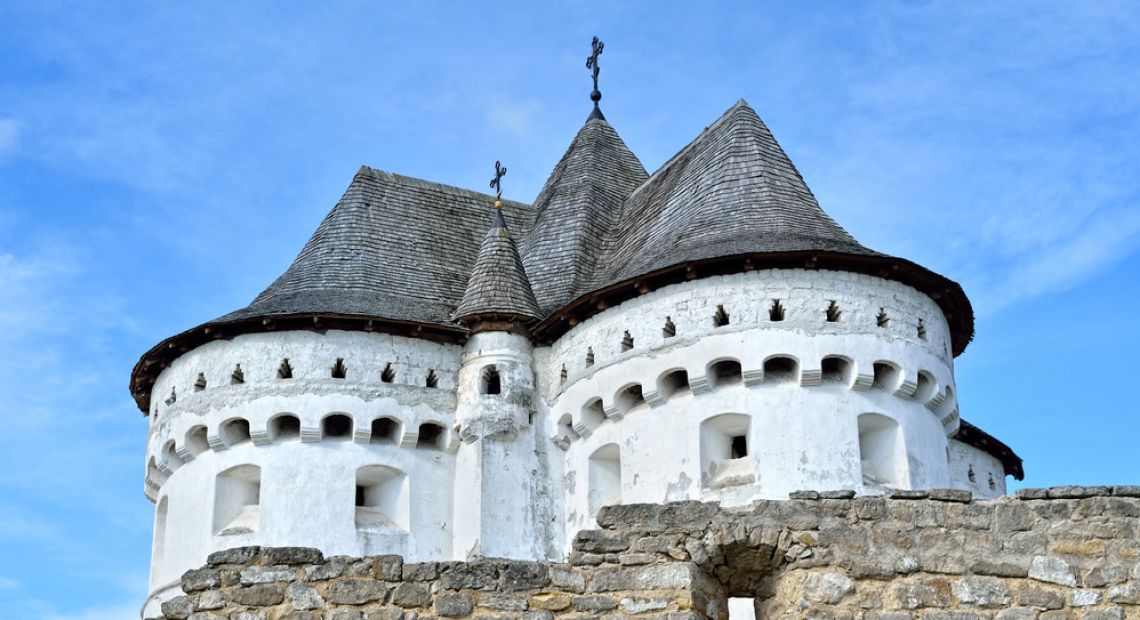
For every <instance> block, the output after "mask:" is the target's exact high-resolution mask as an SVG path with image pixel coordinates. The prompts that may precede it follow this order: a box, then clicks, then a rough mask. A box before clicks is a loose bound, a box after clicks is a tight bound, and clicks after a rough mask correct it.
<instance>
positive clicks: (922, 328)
mask: <svg viewBox="0 0 1140 620" xmlns="http://www.w3.org/2000/svg"><path fill="white" fill-rule="evenodd" d="M918 338H919V339H920V340H926V325H925V324H923V322H922V319H919V320H918Z"/></svg>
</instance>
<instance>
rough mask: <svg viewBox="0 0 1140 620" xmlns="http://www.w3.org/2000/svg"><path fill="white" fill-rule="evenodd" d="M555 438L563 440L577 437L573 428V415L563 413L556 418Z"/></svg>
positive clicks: (571, 439)
mask: <svg viewBox="0 0 1140 620" xmlns="http://www.w3.org/2000/svg"><path fill="white" fill-rule="evenodd" d="M557 438H558V439H559V440H563V441H574V440H575V439H578V433H577V432H576V431H575V430H574V416H572V415H570V414H569V413H565V414H563V415H562V417H561V418H558V433H557Z"/></svg>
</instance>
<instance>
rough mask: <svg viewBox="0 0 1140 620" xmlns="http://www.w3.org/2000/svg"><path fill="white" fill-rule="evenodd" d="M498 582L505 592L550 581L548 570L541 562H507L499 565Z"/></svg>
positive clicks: (531, 588)
mask: <svg viewBox="0 0 1140 620" xmlns="http://www.w3.org/2000/svg"><path fill="white" fill-rule="evenodd" d="M499 583H500V586H499V587H500V588H501V589H502V590H503V591H505V592H517V591H519V590H533V589H536V588H541V587H543V586H545V585H547V584H549V583H550V570H549V569H547V567H546V564H543V563H541V562H523V561H516V562H507V563H505V564H503V565H502V566H500V567H499Z"/></svg>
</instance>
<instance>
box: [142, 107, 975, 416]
mask: <svg viewBox="0 0 1140 620" xmlns="http://www.w3.org/2000/svg"><path fill="white" fill-rule="evenodd" d="M493 202H494V198H493V197H492V196H489V195H487V194H483V193H479V192H473V191H469V190H465V189H461V188H457V187H452V186H448V185H443V184H440V183H432V182H429V181H423V180H420V179H415V178H411V177H405V176H400V175H396V174H391V173H388V172H383V171H380V170H376V169H372V168H368V167H362V168H361V169H360V171H359V172H357V174H356V175H355V177H354V178H353V180H352V183H351V184H350V185H349V188H348V190H347V191H346V192H345V194H344V196H343V197H342V198H341V200H340V201H339V202H338V203H337V204H336V206H335V207H333V209H332V211H331V212H330V213H329V214H328V216H327V217H326V218H325V220H324V221H323V222H322V223H321V224H320V226H319V227H318V228H317V230H316V232H315V233H314V234H313V236H312V238H311V239H310V240H309V242H308V243H306V244H305V247H304V248H303V249H302V250H301V253H300V254H298V255H297V258H296V260H294V262H293V264H292V265H291V266H290V267H289V269H288V270H286V272H285V273H284V274H282V275H281V277H279V278H277V280H276V281H274V282H273V283H272V284H271V285H270V286H269V287H268V288H266V289H265V290H264V291H262V292H261V294H259V295H258V296H257V297H256V298H255V299H254V300H253V302H252V303H250V304H249V305H248V306H246V307H244V308H242V309H240V310H237V311H235V312H232V313H230V314H227V315H224V316H222V317H219V318H218V319H215V320H213V321H209V322H207V323H204V324H202V325H199V326H198V327H195V328H193V329H190V330H187V331H185V332H182V333H181V334H178V335H176V336H173V337H170V338H167V339H166V340H163V341H162V342H161V343H159V344H158V345H156V346H155V347H154V348H152V349H151V350H150V351H148V352H147V353H146V354H144V355H143V356H142V358H141V359H140V360H139V362H138V364H137V365H136V366H135V369H134V372H133V373H132V378H131V391H132V394H133V395H134V397H135V399H136V402H137V403H138V404H139V407H140V408H141V409H142V410H143V411H144V412H146V411H147V410H148V408H149V402H150V387H151V385H152V384H153V382H154V380H155V378H156V377H157V375H158V373H159V372H160V371H161V369H162V368H164V367H165V366H166V365H167V364H169V362H170V361H171V360H172V359H173V358H174V357H177V356H178V355H180V354H181V352H183V351H187V350H189V349H191V348H193V347H195V346H198V345H200V344H201V343H203V342H206V341H208V340H211V339H215V338H229V337H232V336H234V335H237V334H241V333H249V332H254V331H266V330H272V329H279V330H285V329H364V330H371V331H387V332H393V333H399V334H405V335H410V336H414V337H421V338H434V339H439V340H446V341H453V342H462V341H463V340H464V339H465V337H466V335H467V333H468V330H467V329H466V328H465V327H464V326H463V325H462V324H460V323H459V322H457V320H456V319H457V318H459V317H460V316H465V315H470V314H471V313H472V312H473V311H474V310H479V309H483V310H488V309H491V308H492V307H498V305H499V304H503V305H504V306H503V307H504V308H506V307H509V308H511V309H512V312H522V313H523V315H525V316H526V317H528V318H529V317H532V316H533V318H536V319H539V320H538V323H537V324H536V325H534V326H533V327H532V333H533V335H534V337H535V339H536V340H537V341H539V342H551V341H553V340H555V339H557V338H558V337H559V336H560V335H561V334H562V333H564V332H565V331H566V330H568V329H570V327H572V326H573V325H575V324H576V323H577V322H579V321H581V320H583V319H584V318H586V317H588V316H589V315H591V314H593V313H596V312H599V311H601V310H602V309H604V308H605V307H607V306H612V305H614V304H615V303H620V302H621V301H622V300H624V299H627V298H629V297H633V296H636V295H639V294H642V293H644V292H646V291H648V290H651V289H652V288H654V287H658V286H664V285H667V284H669V283H672V282H677V281H682V280H685V279H692V278H695V277H702V276H704V275H714V274H721V273H731V272H737V271H742V270H747V269H754V268H756V269H758V268H763V267H797V268H805V267H806V268H815V269H835V270H845V271H853V272H858V273H867V274H871V275H876V276H879V277H883V278H888V279H892V280H896V281H899V282H902V283H904V284H908V285H910V286H913V287H914V288H916V289H918V290H920V291H922V292H924V293H926V294H927V295H929V296H930V297H931V298H932V299H934V300H935V302H936V303H938V305H939V306H940V307H941V308H942V310H943V313H944V314H945V315H946V318H947V321H948V322H949V324H950V330H951V335H952V345H953V352H954V354H955V355H957V354H959V353H961V352H962V351H963V350H964V349H965V347H966V345H967V344H968V343H969V341H970V339H971V338H972V336H973V310H972V308H971V307H970V303H969V300H968V299H967V298H966V295H965V293H964V292H963V291H962V289H961V287H960V286H958V284H956V283H955V282H953V281H951V280H949V279H947V278H945V277H943V276H941V275H938V274H936V273H934V272H932V271H930V270H927V269H925V268H923V267H921V266H919V265H916V264H915V263H912V262H910V261H907V260H904V259H900V258H895V257H891V256H888V255H885V254H881V253H878V252H875V251H873V250H870V249H868V248H866V247H864V246H862V245H861V244H859V243H858V242H857V241H855V239H854V238H852V237H851V235H849V234H848V233H847V232H846V231H845V230H843V228H841V227H840V226H839V225H838V224H836V223H835V222H834V221H833V220H832V219H831V218H830V217H828V215H827V214H826V213H824V211H823V210H822V209H821V208H820V206H819V204H818V203H817V202H816V199H815V197H814V196H813V195H812V193H811V191H810V190H809V189H808V187H807V185H806V184H805V183H804V181H803V178H802V177H801V176H800V174H799V172H798V171H797V170H796V168H795V166H794V165H793V164H792V162H791V161H790V160H789V158H788V156H787V155H786V154H785V153H784V151H783V149H781V148H780V146H779V144H778V143H777V142H776V140H775V138H774V137H773V136H772V134H771V132H770V131H769V130H768V128H767V126H765V124H764V123H763V121H761V120H760V118H759V117H758V116H757V115H756V113H755V112H754V111H753V110H752V109H751V108H750V107H749V106H748V104H747V103H745V102H744V101H743V100H741V101H740V102H738V103H737V104H735V105H734V106H732V107H731V108H729V110H728V111H727V112H725V113H724V114H723V115H722V116H721V117H720V118H719V119H718V120H717V121H716V122H714V123H713V124H712V125H710V126H709V127H708V128H707V129H705V131H704V132H702V133H701V135H699V136H698V137H697V138H696V139H695V140H693V141H692V142H691V143H689V145H687V146H686V147H685V148H683V149H681V151H679V152H678V153H677V154H676V155H674V156H673V157H672V158H671V159H670V160H669V161H668V162H666V163H665V164H664V165H663V166H662V167H661V168H660V169H658V170H657V171H656V172H654V173H653V174H652V175H648V174H646V172H645V169H644V167H643V166H642V165H641V163H640V162H639V161H638V160H637V158H636V157H635V156H634V155H633V153H632V152H630V150H629V148H627V147H626V145H625V143H624V142H623V141H622V140H621V138H620V137H619V136H618V134H617V132H616V131H614V129H613V127H612V126H611V125H610V124H609V123H608V122H607V121H606V120H605V119H604V118H603V117H602V116H601V115H600V114H597V115H594V114H591V116H590V117H589V118H588V119H587V121H586V123H585V125H584V126H583V127H582V129H581V130H580V131H579V132H578V134H577V135H576V136H575V138H574V140H573V141H572V142H571V144H570V147H569V148H568V149H567V151H566V153H565V154H564V155H563V156H562V159H561V160H560V161H559V162H558V165H557V166H555V168H554V171H553V172H552V173H551V175H550V177H549V178H548V180H547V181H546V184H545V185H544V186H543V188H542V191H541V192H540V193H539V195H538V197H537V198H536V200H535V202H534V204H533V205H528V204H524V203H518V202H512V201H504V203H505V209H504V211H505V214H504V215H505V217H506V219H505V220H504V228H503V230H504V231H505V230H506V229H507V228H508V227H509V229H510V230H511V231H513V232H514V234H515V238H516V239H518V246H517V250H516V249H515V245H514V242H513V241H512V240H511V238H510V237H509V236H508V237H504V238H503V240H505V241H507V242H508V243H501V241H502V240H500V239H499V238H498V237H494V236H493V235H486V234H484V233H485V232H486V228H485V222H486V218H487V215H488V211H489V209H490V208H491V205H492V204H493ZM492 232H494V229H492ZM508 246H509V247H508ZM481 251H482V252H483V254H485V255H486V256H485V257H482V258H481V257H480V252H481ZM477 259H478V260H477ZM516 259H517V262H516ZM480 261H482V262H480ZM473 274H474V276H473ZM503 278H506V280H503ZM527 280H529V284H530V286H529V287H524V286H523V283H524V282H526V281H527ZM496 282H497V283H498V284H500V285H501V284H504V283H507V284H509V287H508V289H507V290H504V291H499V290H498V289H497V288H496V285H495V284H494V283H496ZM525 288H529V290H530V294H529V296H528V294H527V293H526V292H525V290H524V289H525ZM500 293H501V295H500ZM465 295H466V296H465ZM532 302H533V304H534V305H533V306H532V305H531V304H532ZM457 311H458V312H459V315H457V314H456V313H457ZM506 313H507V314H510V312H506Z"/></svg>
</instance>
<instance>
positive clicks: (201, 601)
mask: <svg viewBox="0 0 1140 620" xmlns="http://www.w3.org/2000/svg"><path fill="white" fill-rule="evenodd" d="M225 606H226V595H225V593H224V592H222V591H221V590H206V591H205V592H203V593H201V594H199V595H198V602H197V604H195V605H194V609H195V610H197V611H213V610H215V609H221V608H223V607H225Z"/></svg>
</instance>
